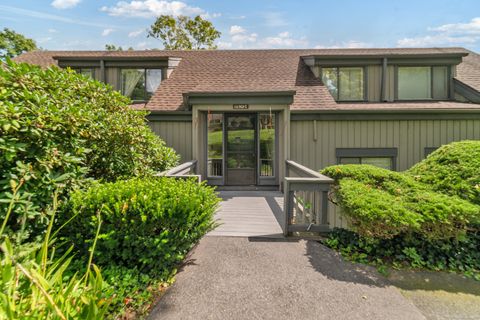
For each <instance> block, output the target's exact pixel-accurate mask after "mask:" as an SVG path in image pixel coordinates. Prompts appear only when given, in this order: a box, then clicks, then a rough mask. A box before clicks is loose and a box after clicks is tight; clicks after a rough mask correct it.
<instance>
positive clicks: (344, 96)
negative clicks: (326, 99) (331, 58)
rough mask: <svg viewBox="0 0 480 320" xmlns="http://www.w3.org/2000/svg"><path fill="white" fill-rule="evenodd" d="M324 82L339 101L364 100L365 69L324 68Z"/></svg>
mask: <svg viewBox="0 0 480 320" xmlns="http://www.w3.org/2000/svg"><path fill="white" fill-rule="evenodd" d="M322 81H323V83H324V84H325V85H326V86H327V88H328V90H329V91H330V93H331V94H332V96H333V98H334V99H335V100H337V101H362V100H364V83H363V81H364V74H363V67H339V68H322Z"/></svg>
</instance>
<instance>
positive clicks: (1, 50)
mask: <svg viewBox="0 0 480 320" xmlns="http://www.w3.org/2000/svg"><path fill="white" fill-rule="evenodd" d="M36 49H37V45H36V43H35V41H34V40H32V39H29V38H27V37H25V36H23V35H21V34H20V33H16V32H15V31H13V30H11V29H8V28H4V29H3V31H2V32H0V59H2V60H4V59H5V58H7V57H8V58H13V57H15V56H18V55H19V54H21V53H23V52H27V51H33V50H36Z"/></svg>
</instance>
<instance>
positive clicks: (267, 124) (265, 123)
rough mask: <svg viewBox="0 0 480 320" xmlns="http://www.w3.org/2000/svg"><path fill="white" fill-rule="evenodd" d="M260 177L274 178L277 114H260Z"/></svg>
mask: <svg viewBox="0 0 480 320" xmlns="http://www.w3.org/2000/svg"><path fill="white" fill-rule="evenodd" d="M259 126H260V176H266V177H271V176H274V167H273V166H274V161H275V114H274V113H272V114H260V116H259Z"/></svg>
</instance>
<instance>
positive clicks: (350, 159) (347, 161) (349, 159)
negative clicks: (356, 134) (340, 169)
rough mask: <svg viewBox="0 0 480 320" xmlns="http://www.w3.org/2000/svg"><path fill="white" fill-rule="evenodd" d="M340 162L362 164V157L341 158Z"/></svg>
mask: <svg viewBox="0 0 480 320" xmlns="http://www.w3.org/2000/svg"><path fill="white" fill-rule="evenodd" d="M339 163H340V164H360V158H340V161H339Z"/></svg>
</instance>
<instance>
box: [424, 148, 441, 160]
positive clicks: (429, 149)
mask: <svg viewBox="0 0 480 320" xmlns="http://www.w3.org/2000/svg"><path fill="white" fill-rule="evenodd" d="M437 149H438V147H425V148H424V149H423V154H424V156H425V158H426V157H428V156H429V155H430V153H432V152H433V151H435V150H437Z"/></svg>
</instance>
